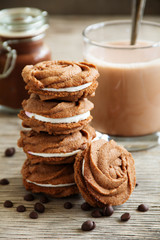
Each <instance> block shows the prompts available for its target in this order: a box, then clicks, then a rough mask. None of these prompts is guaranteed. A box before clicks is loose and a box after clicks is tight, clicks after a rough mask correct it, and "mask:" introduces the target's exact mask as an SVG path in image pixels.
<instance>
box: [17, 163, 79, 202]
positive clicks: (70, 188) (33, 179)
mask: <svg viewBox="0 0 160 240" xmlns="http://www.w3.org/2000/svg"><path fill="white" fill-rule="evenodd" d="M21 173H22V176H23V184H24V186H25V188H26V190H28V191H32V192H33V193H45V194H48V195H50V196H52V197H57V198H60V197H66V196H70V195H73V194H77V193H78V189H77V186H76V184H75V180H74V169H73V164H62V165H48V164H44V163H39V164H32V163H31V161H30V160H29V159H27V160H26V161H25V162H24V164H23V167H22V170H21Z"/></svg>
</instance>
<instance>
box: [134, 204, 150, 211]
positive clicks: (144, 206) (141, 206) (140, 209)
mask: <svg viewBox="0 0 160 240" xmlns="http://www.w3.org/2000/svg"><path fill="white" fill-rule="evenodd" d="M137 210H138V211H140V212H147V211H148V210H149V207H148V206H147V205H145V204H140V205H139V206H138V208H137Z"/></svg>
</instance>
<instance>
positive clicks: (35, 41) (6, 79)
mask: <svg viewBox="0 0 160 240" xmlns="http://www.w3.org/2000/svg"><path fill="white" fill-rule="evenodd" d="M18 14H19V15H20V16H21V17H19V18H18V17H17V15H18ZM22 14H24V17H22V16H23V15H22ZM1 15H3V16H4V17H3V19H4V20H3V22H4V24H5V16H6V19H7V17H8V16H10V18H11V22H9V23H8V22H7V24H8V29H7V27H6V28H5V27H4V28H3V25H2V26H1V27H0V42H1V43H2V44H1V48H0V105H1V106H4V107H9V108H11V109H15V110H16V109H20V108H21V102H22V101H23V99H24V98H26V97H27V91H26V90H25V84H24V81H23V79H22V76H21V72H22V69H23V68H24V67H25V66H26V65H28V64H36V63H38V62H41V61H45V60H50V59H51V52H50V49H49V48H48V47H47V46H46V45H45V43H44V41H43V40H44V31H45V30H46V29H47V27H48V25H47V23H46V19H45V18H46V12H42V11H40V10H39V9H32V8H29V10H26V8H15V9H14V8H13V9H6V10H2V11H0V19H1ZM37 15H38V16H40V17H41V18H40V19H41V21H40V20H38V18H37V20H36V16H37ZM15 16H16V17H15ZM28 17H31V18H29V20H30V19H31V20H30V21H28V24H25V21H26V19H27V18H28ZM6 21H7V20H6ZM35 21H37V22H36V23H37V26H38V27H35V26H34V23H35ZM16 24H17V25H16ZM38 24H39V25H38ZM10 29H11V30H10ZM6 66H7V67H6Z"/></svg>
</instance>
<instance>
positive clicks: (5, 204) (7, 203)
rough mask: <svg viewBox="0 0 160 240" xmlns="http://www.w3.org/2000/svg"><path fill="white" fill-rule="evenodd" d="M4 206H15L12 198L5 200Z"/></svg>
mask: <svg viewBox="0 0 160 240" xmlns="http://www.w3.org/2000/svg"><path fill="white" fill-rule="evenodd" d="M4 207H6V208H11V207H13V203H12V202H11V201H10V200H6V201H5V202H4Z"/></svg>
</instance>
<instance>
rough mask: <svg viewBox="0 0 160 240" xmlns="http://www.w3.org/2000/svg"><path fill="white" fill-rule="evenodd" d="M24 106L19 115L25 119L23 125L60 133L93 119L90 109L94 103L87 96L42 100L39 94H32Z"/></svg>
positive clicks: (51, 132)
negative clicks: (66, 99) (75, 100)
mask: <svg viewBox="0 0 160 240" xmlns="http://www.w3.org/2000/svg"><path fill="white" fill-rule="evenodd" d="M22 106H23V109H24V110H23V111H21V112H20V114H19V115H18V116H19V118H21V119H22V120H23V121H22V126H23V127H27V128H28V127H29V128H32V129H33V130H34V131H36V132H41V131H42V132H48V133H49V134H57V135H58V134H70V133H72V132H75V131H78V130H80V129H82V128H83V127H84V126H86V125H87V124H88V123H89V122H90V121H91V120H92V116H91V115H90V111H91V110H92V109H93V106H94V105H93V103H91V102H90V101H89V100H88V99H86V98H84V99H81V100H79V101H77V102H59V101H56V100H50V101H42V100H41V99H40V98H39V96H38V95H36V94H31V95H30V98H29V99H28V100H24V101H23V102H22Z"/></svg>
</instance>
